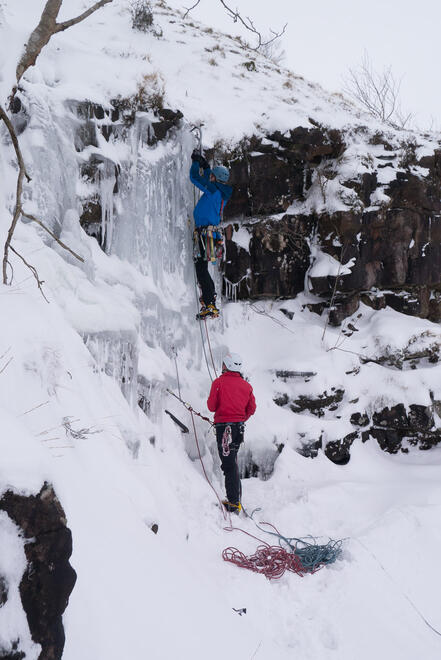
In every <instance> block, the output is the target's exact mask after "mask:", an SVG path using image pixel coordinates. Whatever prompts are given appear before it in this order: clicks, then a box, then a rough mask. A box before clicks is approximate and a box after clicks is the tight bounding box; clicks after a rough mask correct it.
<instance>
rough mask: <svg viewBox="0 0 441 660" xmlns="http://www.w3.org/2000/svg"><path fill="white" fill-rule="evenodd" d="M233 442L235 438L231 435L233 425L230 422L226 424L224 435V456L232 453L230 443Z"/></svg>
mask: <svg viewBox="0 0 441 660" xmlns="http://www.w3.org/2000/svg"><path fill="white" fill-rule="evenodd" d="M232 442H233V438H232V436H231V426H230V425H229V424H227V425H226V427H225V430H224V433H223V435H222V455H223V456H229V455H230V445H231V443H232Z"/></svg>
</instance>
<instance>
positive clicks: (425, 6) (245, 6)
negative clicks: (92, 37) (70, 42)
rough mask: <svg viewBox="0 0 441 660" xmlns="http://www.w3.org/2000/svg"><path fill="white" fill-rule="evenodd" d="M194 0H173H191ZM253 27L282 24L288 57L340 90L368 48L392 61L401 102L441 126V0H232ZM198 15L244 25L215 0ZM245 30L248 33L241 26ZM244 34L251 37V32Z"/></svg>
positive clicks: (374, 57) (181, 2) (223, 24)
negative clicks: (252, 23) (285, 24)
mask: <svg viewBox="0 0 441 660" xmlns="http://www.w3.org/2000/svg"><path fill="white" fill-rule="evenodd" d="M194 3H195V0H169V4H171V5H172V6H173V7H179V8H183V7H190V6H191V5H192V4H194ZM227 4H228V5H229V6H231V7H232V8H234V9H235V8H236V7H237V8H238V9H239V10H240V11H241V12H242V13H243V15H244V16H250V17H251V18H253V20H254V21H255V24H256V27H260V28H262V31H266V30H267V28H269V27H272V28H273V29H276V30H277V29H281V28H282V27H283V24H284V23H285V22H287V23H288V27H287V30H286V34H285V36H284V37H283V47H284V49H285V52H286V58H285V60H284V62H283V63H284V65H285V66H287V67H288V68H290V69H292V70H293V71H294V72H295V73H298V74H300V75H303V76H305V78H308V79H310V80H313V81H316V82H319V83H320V84H321V85H322V86H323V87H325V88H326V89H328V90H329V91H331V92H333V91H340V90H341V87H342V79H343V77H344V76H345V74H346V73H347V70H348V68H349V67H356V66H357V65H358V64H359V63H360V61H361V59H362V57H363V53H364V51H366V52H367V53H368V54H369V57H370V59H371V61H372V62H373V64H374V66H375V68H376V69H377V70H382V69H383V68H384V67H386V66H389V65H391V66H392V70H393V72H394V75H395V77H396V78H397V79H400V78H401V79H402V82H401V99H402V106H403V110H406V111H407V112H413V113H414V114H415V116H416V122H417V124H418V125H419V126H420V127H421V128H429V127H430V125H431V124H433V127H434V128H435V127H436V128H437V129H440V128H441V83H440V80H441V75H440V69H441V57H440V52H441V46H440V41H441V37H440V32H441V0H370V1H369V2H365V1H363V2H361V0H308V1H305V0H302V1H299V0H227ZM192 14H193V16H194V18H195V19H198V20H200V21H202V22H204V23H208V24H211V25H213V26H215V27H218V28H219V29H222V30H223V31H226V32H229V33H234V34H235V33H238V32H240V29H239V26H238V24H234V23H233V22H232V20H231V19H229V18H228V17H227V16H226V14H225V10H224V9H222V7H221V5H220V2H219V1H218V0H201V2H200V5H199V6H198V7H197V8H196V9H194V10H193V12H192ZM242 34H244V33H243V32H242ZM247 37H250V38H251V35H250V34H249V33H248V35H247Z"/></svg>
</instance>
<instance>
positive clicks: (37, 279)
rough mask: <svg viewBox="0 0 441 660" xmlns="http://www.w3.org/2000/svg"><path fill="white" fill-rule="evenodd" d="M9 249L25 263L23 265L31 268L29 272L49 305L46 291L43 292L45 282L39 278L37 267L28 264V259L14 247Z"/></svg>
mask: <svg viewBox="0 0 441 660" xmlns="http://www.w3.org/2000/svg"><path fill="white" fill-rule="evenodd" d="M9 249H10V250H12V252H13V253H14V254H16V255H17V257H18V258H19V259H21V260H22V262H23V263H24V264H25V265H26V266H27V267H28V268H29V270H30V271H31V273H32V275H33V276H34V277H35V281H36V282H37V286H38V288H39V290H40V293H41V295H42V296H43V298H44V299H45V301H46V302H47V303H49V300H48V299H47V298H46V296H45V295H44V291H43V284H44V280H40V277H39V275H38V271H37V269H36V268H35V266H33V265H32V264H30V263H28V262H27V261H26V259H25V258H24V257H23V255H21V254H20V252H17V250H16V249H15V248H14V247H12V245H10V246H9Z"/></svg>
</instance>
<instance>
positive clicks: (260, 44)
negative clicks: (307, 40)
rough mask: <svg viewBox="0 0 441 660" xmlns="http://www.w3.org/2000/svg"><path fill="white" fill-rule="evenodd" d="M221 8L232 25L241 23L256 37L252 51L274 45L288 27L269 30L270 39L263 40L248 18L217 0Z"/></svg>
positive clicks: (188, 9)
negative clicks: (230, 19) (278, 30)
mask: <svg viewBox="0 0 441 660" xmlns="http://www.w3.org/2000/svg"><path fill="white" fill-rule="evenodd" d="M219 1H220V3H221V5H222V7H223V8H224V9H225V10H226V12H227V14H228V16H230V18H232V19H233V22H234V23H237V22H239V23H241V24H242V25H243V27H244V28H245V29H246V30H249V32H252V33H253V34H254V35H255V36H256V37H257V46H256V47H255V48H252V50H260V49H261V48H264V47H265V46H269V45H270V44H272V43H274V41H276V39H279V38H280V37H281V36H282V35H283V34H285V30H286V28H287V26H288V23H285V25H284V26H283V28H282V30H280V32H276V31H275V30H272V29H271V28H270V32H271V33H272V35H273V36H272V37H270V38H268V39H265V38H264V37H263V36H262V33H261V32H259V30H258V29H257V28H256V26H255V25H254V22H253V21H252V19H251V18H250V17H249V16H246V17H245V18H242V16H241V15H240V13H239V11H238V10H237V9H236V10H234V9H231V8H230V7H229V6H228V5H227V4H226V3H225V2H224V0H219ZM200 2H201V0H196V2H195V4H194V5H193V6H192V7H188V8H187V7H186V8H185V9H186V10H187V11H186V12H185V14H184V16H183V18H187V16H188V14H189V13H190V12H191V11H192V10H193V9H195V8H196V7H197V6H198V5H199V4H200Z"/></svg>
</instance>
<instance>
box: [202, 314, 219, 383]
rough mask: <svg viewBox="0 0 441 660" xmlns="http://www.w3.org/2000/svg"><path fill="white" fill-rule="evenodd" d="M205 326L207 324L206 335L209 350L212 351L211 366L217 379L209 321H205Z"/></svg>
mask: <svg viewBox="0 0 441 660" xmlns="http://www.w3.org/2000/svg"><path fill="white" fill-rule="evenodd" d="M204 324H205V332H206V335H207V342H208V349H209V351H210V358H211V364H212V367H213V371H214V375H215V376H216V378H217V371H216V366H215V364H214V359H213V351H212V350H211V342H210V335H209V334H208V326H207V319H204Z"/></svg>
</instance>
